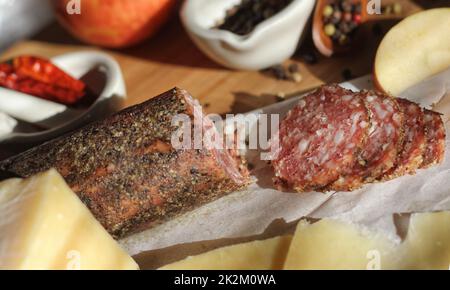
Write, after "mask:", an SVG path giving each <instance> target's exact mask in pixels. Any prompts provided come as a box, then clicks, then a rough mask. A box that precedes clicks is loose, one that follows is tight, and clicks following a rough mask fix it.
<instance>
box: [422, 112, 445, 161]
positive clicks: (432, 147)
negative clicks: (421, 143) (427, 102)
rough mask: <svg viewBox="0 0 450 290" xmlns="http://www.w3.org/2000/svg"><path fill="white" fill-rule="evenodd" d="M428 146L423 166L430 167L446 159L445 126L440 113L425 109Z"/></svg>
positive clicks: (424, 154)
mask: <svg viewBox="0 0 450 290" xmlns="http://www.w3.org/2000/svg"><path fill="white" fill-rule="evenodd" d="M424 120H425V136H426V142H427V144H426V148H425V150H424V152H423V163H422V166H421V168H428V167H430V166H433V165H435V164H439V163H441V162H442V161H443V160H444V154H445V126H444V122H442V118H441V115H440V114H439V113H436V112H433V111H430V110H424Z"/></svg>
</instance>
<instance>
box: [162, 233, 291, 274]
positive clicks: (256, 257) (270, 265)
mask: <svg viewBox="0 0 450 290" xmlns="http://www.w3.org/2000/svg"><path fill="white" fill-rule="evenodd" d="M291 239H292V237H291V236H281V237H276V238H272V239H268V240H263V241H254V242H249V243H244V244H238V245H233V246H228V247H224V248H219V249H216V250H213V251H210V252H207V253H204V254H201V255H198V256H192V257H188V258H186V259H184V260H182V261H179V262H175V263H173V264H169V265H167V266H164V267H162V268H160V269H161V270H279V269H282V268H283V263H284V260H285V258H286V254H287V251H288V249H289V244H290V242H291Z"/></svg>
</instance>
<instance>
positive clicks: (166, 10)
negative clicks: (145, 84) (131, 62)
mask: <svg viewBox="0 0 450 290" xmlns="http://www.w3.org/2000/svg"><path fill="white" fill-rule="evenodd" d="M176 2H177V1H176V0H52V3H53V6H54V7H55V11H56V16H57V19H58V20H59V22H60V23H61V24H62V25H63V26H64V27H65V28H66V29H68V30H69V31H70V32H71V33H72V34H73V35H74V36H75V37H77V38H79V39H80V40H82V41H84V42H87V43H90V44H94V45H99V46H104V47H110V48H122V47H127V46H132V45H135V44H137V43H139V42H141V41H142V40H144V39H146V38H148V37H150V36H151V35H153V34H154V33H156V32H157V31H158V30H159V28H161V26H162V25H163V24H164V23H165V22H166V21H167V20H168V18H169V16H170V15H171V12H172V10H173V8H174V7H175V4H176Z"/></svg>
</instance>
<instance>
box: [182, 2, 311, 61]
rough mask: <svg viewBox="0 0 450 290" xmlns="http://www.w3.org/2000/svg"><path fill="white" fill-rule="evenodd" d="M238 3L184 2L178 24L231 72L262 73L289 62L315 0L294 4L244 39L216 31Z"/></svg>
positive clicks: (205, 51) (203, 49) (262, 23)
mask: <svg viewBox="0 0 450 290" xmlns="http://www.w3.org/2000/svg"><path fill="white" fill-rule="evenodd" d="M239 3H241V0H186V1H185V2H184V4H183V6H182V8H181V12H180V16H181V21H182V23H183V25H184V27H185V29H186V31H187V32H188V34H189V36H190V37H191V39H192V40H193V42H194V43H195V44H196V45H197V46H198V47H199V49H200V50H202V51H203V52H204V53H205V54H206V55H207V56H208V57H209V58H211V59H212V60H214V61H215V62H217V63H219V64H221V65H223V66H225V67H228V68H232V69H241V70H261V69H264V68H268V67H271V66H273V65H277V64H280V63H282V62H283V61H285V60H286V59H288V58H290V57H291V56H292V55H293V54H294V53H295V51H296V49H297V46H298V45H299V42H300V40H301V38H302V36H303V34H304V30H305V28H306V26H307V23H308V20H309V18H310V16H311V13H312V11H313V9H314V5H315V0H293V1H292V2H291V3H290V4H288V5H287V6H286V7H285V8H284V9H283V10H281V11H280V12H278V13H277V14H275V15H273V16H271V17H270V18H268V19H266V20H264V21H263V22H261V23H259V24H258V25H256V26H255V27H254V29H253V30H252V31H251V32H250V33H249V34H247V35H238V34H235V33H232V32H230V31H228V30H222V29H217V28H215V27H216V26H217V24H218V23H219V22H220V21H221V20H223V19H224V18H225V17H226V15H227V11H228V10H230V9H231V8H233V7H234V6H236V5H238V4H239Z"/></svg>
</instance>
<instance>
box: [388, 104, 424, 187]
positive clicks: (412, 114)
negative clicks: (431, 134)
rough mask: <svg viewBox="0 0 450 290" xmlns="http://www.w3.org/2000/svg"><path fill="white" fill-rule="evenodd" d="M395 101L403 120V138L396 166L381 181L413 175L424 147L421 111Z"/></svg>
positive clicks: (417, 107)
mask: <svg viewBox="0 0 450 290" xmlns="http://www.w3.org/2000/svg"><path fill="white" fill-rule="evenodd" d="M396 100H397V103H398V105H399V108H400V110H401V111H402V112H403V115H404V118H405V120H404V122H403V133H404V138H403V144H402V146H401V148H402V150H401V151H400V152H399V154H398V156H397V161H396V164H395V166H394V168H392V169H391V170H389V171H388V172H387V173H386V174H385V175H384V176H383V178H382V179H383V180H389V179H393V178H396V177H398V176H402V175H405V174H412V173H414V172H415V171H416V169H418V168H419V167H420V166H421V164H422V162H423V157H422V155H423V153H424V150H425V146H426V138H425V127H424V114H423V111H422V109H421V108H420V107H419V105H417V104H416V103H413V102H411V101H408V100H405V99H400V98H398V99H396Z"/></svg>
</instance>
